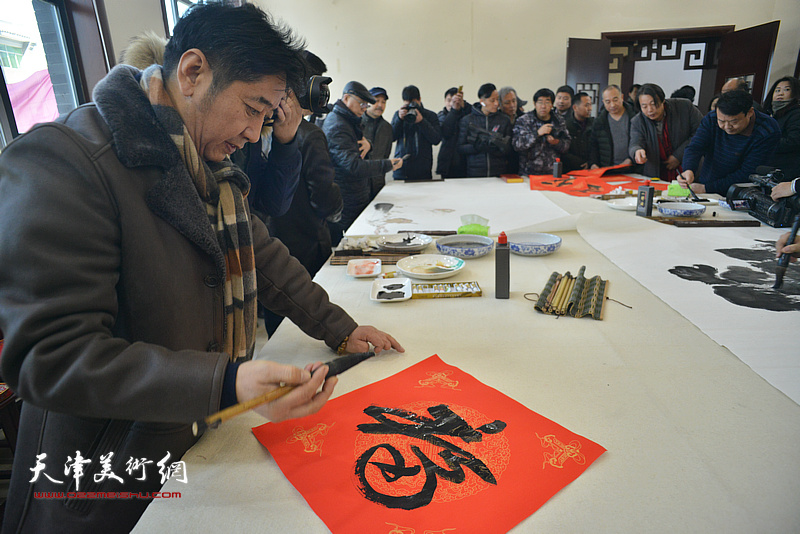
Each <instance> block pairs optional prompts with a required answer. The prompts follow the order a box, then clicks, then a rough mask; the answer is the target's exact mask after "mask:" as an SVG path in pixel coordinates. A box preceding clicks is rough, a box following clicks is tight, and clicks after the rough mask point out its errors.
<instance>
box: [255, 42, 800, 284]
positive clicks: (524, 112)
mask: <svg viewBox="0 0 800 534" xmlns="http://www.w3.org/2000/svg"><path fill="white" fill-rule="evenodd" d="M310 56H311V57H313V58H315V60H316V61H317V62H318V64H319V68H318V69H317V72H316V74H322V72H324V63H322V62H321V61H319V58H316V56H313V54H310ZM312 64H313V62H312ZM476 96H477V101H475V102H474V103H470V102H469V101H468V100H467V98H466V97H465V94H464V90H463V88H462V87H451V88H450V89H448V90H447V91H445V93H444V107H443V108H442V109H441V110H440V111H439V112H438V114H437V113H434V112H433V111H431V110H429V109H428V108H426V107H425V106H424V105H423V103H422V96H421V94H420V91H419V89H418V88H417V87H416V86H414V85H409V86H407V87H405V88H404V89H403V91H402V94H401V95H400V98H401V99H402V104H401V105H400V107H399V109H398V110H397V111H396V112H395V113H394V115H393V116H392V118H391V121H388V120H386V119H385V118H384V116H383V115H384V112H385V111H386V109H387V102H388V99H389V95H388V93H387V91H386V90H385V89H384V88H382V87H373V88H371V89H368V88H367V87H366V86H365V85H363V84H361V83H359V82H357V81H351V82H349V83H347V84H346V86H345V88H344V91H343V94H342V97H341V99H339V100H337V101H336V102H335V104H334V105H333V106H332V111H331V112H330V113H328V114H327V116H325V117H324V118H322V119H317V124H318V125H319V124H321V132H322V133H324V136H323V135H321V134H319V133H318V134H317V135H316V136H315V137H313V138H309V139H307V140H304V139H303V138H301V139H300V143H301V151H302V152H303V167H304V168H305V167H308V166H310V165H311V163H310V162H308V161H307V158H308V155H307V152H308V151H309V150H310V149H309V146H308V145H309V143H313V144H314V145H315V146H316V152H317V153H319V154H320V155H322V154H324V153H326V152H327V154H328V155H329V157H330V161H329V162H328V165H329V167H330V169H329V171H328V172H326V173H320V171H319V168H318V164H319V161H318V159H319V158H315V159H314V162H315V163H314V164H315V166H317V168H315V174H314V175H313V176H311V175H309V176H306V174H305V173H304V180H305V181H306V186H307V188H308V191H310V192H311V193H309V195H307V196H308V201H310V204H309V202H308V201H305V200H303V199H301V201H302V202H300V203H302V204H303V205H304V206H306V207H305V208H304V209H303V210H301V211H302V213H303V215H304V217H306V216H307V215H308V213H309V209H308V206H309V205H310V206H311V207H314V206H318V205H325V206H335V205H338V206H340V209H339V210H327V211H321V210H317V214H316V215H317V216H316V217H314V218H313V224H312V225H311V226H313V227H314V228H313V230H314V236H317V237H313V238H312V239H311V240H309V241H307V243H306V248H308V247H309V246H312V245H313V247H314V254H315V259H314V261H313V262H311V263H309V264H308V265H307V267H308V268H309V271H311V272H312V274H313V273H314V272H316V270H318V269H319V268H320V267H321V266H322V264H323V263H324V262H325V259H326V258H327V256H328V251H329V250H330V248H329V247H330V246H331V245H334V246H335V245H336V244H337V243H338V242H339V240H340V239H341V237H342V235H343V233H344V232H345V231H346V230H347V228H348V227H349V226H350V225H351V224H352V222H353V221H354V220H355V219H356V218H357V217H358V215H359V214H360V213H361V212H362V211H363V210H364V208H365V207H366V206H367V205H368V204H369V202H370V201H371V200H372V199H373V198H375V195H377V193H378V191H379V190H380V189H381V188H382V187H383V185H384V184H385V175H386V173H387V172H389V171H393V178H394V179H395V180H406V181H417V180H431V179H432V178H433V171H434V157H433V155H434V150H433V147H434V146H436V145H440V147H439V151H438V157H437V161H436V166H435V172H436V174H439V175H441V177H443V178H463V177H480V176H500V175H503V174H519V175H549V174H552V173H553V169H554V165H555V163H556V161H560V162H561V163H560V168H561V170H562V172H565V173H568V172H570V171H575V170H578V169H594V168H599V167H610V166H617V165H630V166H631V167H630V168H629V169H628V172H638V173H641V174H644V175H645V176H648V177H657V178H659V179H662V180H666V181H672V180H678V181H679V182H680V183H681V184H682V185H684V186H685V187H691V189H692V190H694V191H695V193H705V192H708V193H718V194H721V195H723V196H724V195H725V194H726V192H727V190H728V188H729V187H730V185H732V184H734V183H739V182H745V181H747V179H748V176H749V175H750V174H751V173H753V172H755V170H756V168H757V167H758V166H760V165H772V166H774V167H777V168H779V169H781V170H782V171H783V177H784V179H785V180H786V182H784V183H781V184H780V186H779V187H776V188H775V190H774V196H775V198H779V197H781V196H788V195H791V194H793V193H794V192H795V191H796V188H797V182H796V181H792V180H793V179H795V178H797V177H798V176H800V105H798V100H799V99H800V81H798V80H797V79H796V78H793V77H790V76H785V77H782V78H780V79H779V80H777V81H776V82H775V83H774V84H773V85H772V87H771V88H770V90H769V93H768V95H767V98H766V99H765V101H764V102H763V103H758V102H754V101H753V97H752V95H751V93H750V92H749V90H748V87H747V84H746V82H745V81H744V80H743V79H732V80H729V81H728V82H727V83H725V85H724V86H723V87H722V89H721V93H720V94H719V95H716V96H715V97H714V98H713V100H712V101H711V103H710V106H709V110H708V111H707V112H706V113H703V112H702V111H701V110H700V109H699V108H698V107H697V106H696V105H695V104H694V103H693V100H694V98H695V90H694V88H692V87H691V86H684V87H681V88H680V89H678V90H676V91H674V92H673V93H672V94H671V95H670V97H669V98H667V97H666V95H665V93H664V90H663V89H662V88H661V87H660V86H658V85H656V84H652V83H645V84H642V85H638V84H636V85H633V86H631V87H630V88H629V89H628V91H627V92H623V91H622V90H621V89H620V87H618V86H616V85H610V86H608V87H606V88H604V89H603V91H602V92H601V93H600V95H599V96H600V98H601V99H602V100H601V105H600V106H599V112H598V113H597V116H596V117H593V116H592V115H593V113H592V110H593V108H594V107H595V105H596V103H595V102H594V101H593V100H592V97H591V95H589V94H587V93H586V92H582V91H579V92H575V91H574V90H573V88H572V87H570V86H568V85H563V86H561V87H559V88H558V89H557V90H556V91H555V92H554V91H552V90H550V89H548V88H542V89H539V90H538V91H536V92H535V93H534V94H533V97H532V100H531V103H530V108H528V109H526V106H527V105H528V102H527V101H525V100H523V99H522V98H521V97H520V96H519V95H518V94H517V92H516V91H515V90H514V88H513V87H501V88H499V89H498V88H497V87H496V86H495V85H494V84H491V83H486V84H483V85H481V86H480V87H479V88H478V91H477V93H476ZM309 113H310V112H309ZM313 120H314V119H313V118H312V121H313ZM310 128H312V126H311V125H310V123H307V124H306V125H304V127H303V128H301V130H303V129H310ZM304 144H305V145H306V146H305V148H304V147H303V145H304ZM392 144H394V153H393V154H392ZM323 176H325V177H326V180H322V179H321V178H322V177H323ZM315 190H316V193H314V191H315ZM320 191H323V192H324V193H325V195H326V198H328V201H327V202H323V201H321V200H320V199H318V198H312V197H320V196H321V193H320ZM301 196H302V195H301ZM339 198H341V200H338V199H339ZM286 217H290V220H291V224H283V225H282V224H281V221H282V220H286ZM271 220H272V222H271V228H272V230H273V232H274V234H275V235H277V236H278V237H280V238H281V239H285V241H290V242H291V241H292V236H297V235H298V233H301V232H302V227H303V226H308V225H309V219H308V217H306V218H305V220H303V219H301V218H298V217H294V218H291V214H289V215H288V216H283V217H281V216H278V217H271ZM326 220H327V222H326ZM326 226H327V227H328V229H329V234H328V233H326V232H325V230H324V227H326ZM285 234H288V235H285ZM290 248H291V246H290ZM292 252H293V253H294V251H292ZM300 256H302V254H300Z"/></svg>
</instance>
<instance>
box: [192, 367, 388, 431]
mask: <svg viewBox="0 0 800 534" xmlns="http://www.w3.org/2000/svg"><path fill="white" fill-rule="evenodd" d="M373 356H375V352H374V351H369V352H359V353H356V354H348V355H347V356H342V357H341V358H337V359H335V360H332V361H330V362H327V363H326V364H325V365H327V366H328V374H327V375H326V378H330V377H332V376H336V375H338V374H340V373H343V372H345V371H347V370H348V369H350V368H351V367H353V366H355V365H356V364H359V363H361V362H363V361H364V360H366V359H367V358H372V357H373ZM295 387H297V386H289V385H285V386H281V387H279V388H278V389H273V390H272V391H270V392H268V393H264V394H263V395H260V396H258V397H254V398H252V399H250V400H249V401H245V402H240V403H239V404H234V405H233V406H230V407H228V408H225V409H224V410H220V411H219V412H217V413H214V414H211V415H209V416H208V417H206V418H205V419H202V420H200V421H195V422H194V423H192V434H194V435H195V436H197V435H199V434H200V432H203V431H205V430H206V429H207V428H217V427H218V426H219V425H220V423H222V422H223V421H227V420H228V419H230V418H232V417H235V416H237V415H239V414H242V413H244V412H246V411H248V410H251V409H253V408H255V407H256V406H260V405H262V404H265V403H267V402H272V401H274V400H276V399H279V398H281V397H283V396H284V395H286V394H287V393H289V392H290V391H292V390H293V389H294V388H295Z"/></svg>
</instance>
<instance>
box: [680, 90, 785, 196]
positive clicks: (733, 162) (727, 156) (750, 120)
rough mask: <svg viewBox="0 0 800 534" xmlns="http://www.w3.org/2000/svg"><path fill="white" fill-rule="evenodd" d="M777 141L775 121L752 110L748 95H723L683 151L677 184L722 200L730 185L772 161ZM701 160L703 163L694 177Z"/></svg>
mask: <svg viewBox="0 0 800 534" xmlns="http://www.w3.org/2000/svg"><path fill="white" fill-rule="evenodd" d="M780 139H781V129H780V126H778V123H777V121H776V120H775V119H773V118H772V117H770V116H769V115H766V114H764V113H761V112H760V111H756V110H755V109H753V98H752V97H751V96H750V94H749V93H747V92H746V91H728V92H726V93H722V95H721V96H720V97H719V101H718V102H717V110H716V111H712V112H711V113H709V114H708V115H706V116H705V117H704V118H703V120H702V122H700V127H699V128H698V129H697V132H696V133H695V135H694V137H693V138H692V141H691V142H690V143H689V146H688V147H686V151H685V152H684V155H683V164H684V172H683V173H682V174H679V175H678V182H679V183H680V184H681V185H683V186H684V187H691V188H692V190H693V191H694V192H695V193H717V194H718V195H722V196H725V194H726V193H727V191H728V188H729V187H730V186H731V185H733V184H735V183H740V182H747V181H748V176H750V175H751V174H752V173H754V172H755V170H756V167H758V166H759V165H766V164H768V163H769V162H770V161H771V159H772V153H773V152H775V149H776V148H777V146H778V143H779V142H780ZM701 158H705V159H704V160H703V165H702V169H701V170H700V173H699V175H696V174H697V169H698V167H700V159H701Z"/></svg>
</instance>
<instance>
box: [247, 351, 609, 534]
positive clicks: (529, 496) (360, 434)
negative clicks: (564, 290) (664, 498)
mask: <svg viewBox="0 0 800 534" xmlns="http://www.w3.org/2000/svg"><path fill="white" fill-rule="evenodd" d="M253 433H254V434H255V436H256V438H258V440H259V441H260V442H261V443H262V444H263V445H264V446H265V447H267V449H269V452H270V453H271V454H272V457H273V458H274V459H275V461H276V462H277V464H278V466H279V467H280V468H281V470H282V471H283V473H284V474H285V475H286V477H287V478H288V479H289V481H290V482H291V483H292V484H293V485H294V486H295V488H297V490H298V491H299V492H300V493H301V494H302V495H303V497H304V498H305V500H306V501H307V502H308V504H309V505H310V506H311V508H313V510H314V511H315V512H316V513H317V515H318V516H319V517H320V518H321V519H322V520H323V521H324V522H325V524H326V525H327V526H328V528H330V530H331V531H332V532H334V533H339V532H342V533H352V532H359V533H361V532H380V533H389V532H418V533H423V532H448V533H449V532H453V533H458V532H465V533H466V532H505V531H507V530H509V529H510V528H512V527H513V526H514V525H516V524H517V523H519V522H520V521H522V520H523V519H525V518H526V517H528V516H529V515H530V514H532V513H533V512H535V511H536V510H537V509H538V508H539V507H540V506H542V505H543V504H544V503H545V502H546V501H547V500H548V499H550V497H552V496H553V495H555V494H556V493H557V492H558V491H560V490H561V489H562V488H563V487H564V486H566V485H567V484H569V483H570V482H572V481H573V480H575V479H576V478H578V477H579V476H580V475H581V473H583V471H585V470H586V468H588V467H589V465H590V464H591V463H592V462H594V461H595V460H596V459H597V458H598V457H599V456H600V455H601V454H603V452H604V451H605V449H604V448H603V447H601V446H600V445H598V444H596V443H594V442H592V441H590V440H588V439H586V438H584V437H582V436H579V435H577V434H575V433H573V432H570V431H569V430H567V429H566V428H564V427H562V426H560V425H558V424H556V423H554V422H553V421H550V420H548V419H546V418H545V417H542V416H541V415H539V414H537V413H534V412H532V411H531V410H529V409H528V408H526V407H525V406H523V405H522V404H519V403H518V402H516V401H514V400H513V399H511V398H509V397H507V396H506V395H503V394H502V393H500V392H499V391H497V390H495V389H492V388H490V387H488V386H486V385H485V384H482V383H481V382H479V381H477V380H476V379H475V378H474V377H472V376H471V375H469V374H467V373H465V372H463V371H461V370H460V369H458V368H457V367H453V366H450V365H447V364H446V363H444V362H443V361H442V360H441V359H439V357H438V356H436V355H434V356H431V357H430V358H428V359H426V360H424V361H422V362H420V363H418V364H416V365H414V366H412V367H410V368H408V369H406V370H405V371H402V372H400V373H398V374H396V375H394V376H391V377H389V378H387V379H385V380H381V381H380V382H376V383H374V384H371V385H369V386H366V387H363V388H361V389H358V390H356V391H353V392H351V393H348V394H346V395H342V396H341V397H337V398H335V399H333V400H331V401H329V402H328V403H327V404H326V405H325V406H324V407H323V408H322V410H320V411H319V412H318V413H316V414H314V415H312V416H309V417H305V418H303V419H295V420H291V421H285V422H283V423H277V424H275V423H267V424H265V425H261V426H259V427H256V428H254V429H253Z"/></svg>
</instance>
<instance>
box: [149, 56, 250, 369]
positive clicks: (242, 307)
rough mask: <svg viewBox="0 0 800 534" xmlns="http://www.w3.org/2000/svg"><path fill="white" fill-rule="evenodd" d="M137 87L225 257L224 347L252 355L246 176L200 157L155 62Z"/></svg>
mask: <svg viewBox="0 0 800 534" xmlns="http://www.w3.org/2000/svg"><path fill="white" fill-rule="evenodd" d="M140 86H141V88H142V90H143V91H144V92H145V94H146V95H147V97H148V99H149V100H150V104H151V105H152V106H153V112H154V113H155V115H156V118H157V119H158V122H159V123H160V124H161V126H162V127H163V128H164V129H165V130H166V132H167V133H168V134H169V136H170V138H171V139H172V141H173V142H174V143H175V146H176V147H177V148H178V152H180V154H181V158H182V159H183V162H184V164H185V165H186V169H187V170H188V171H189V174H190V175H191V177H192V179H193V180H194V185H195V188H196V189H197V193H198V194H199V195H200V199H201V200H202V201H203V203H204V204H205V207H206V213H207V215H208V219H209V221H210V222H211V226H212V227H213V228H214V232H215V233H216V236H217V241H218V242H219V246H220V248H221V249H222V254H223V255H224V256H225V267H226V269H225V271H226V275H225V286H224V305H225V308H224V313H225V334H224V336H225V337H224V339H223V343H222V347H223V351H224V352H226V353H227V354H230V356H231V361H234V360H237V359H239V358H251V357H252V356H253V350H254V348H255V327H256V317H257V310H256V293H257V291H256V290H257V286H256V271H255V258H254V255H253V236H252V234H251V229H250V215H249V213H248V211H247V206H246V204H245V202H246V200H245V198H246V196H247V193H248V192H249V190H250V181H249V180H248V178H247V176H246V175H245V174H244V173H243V172H242V171H241V169H239V167H237V166H236V165H234V164H233V163H231V161H230V160H229V159H227V158H226V159H225V160H224V161H222V162H219V163H217V162H206V161H203V160H202V159H201V158H200V155H199V154H198V153H197V148H196V147H195V145H194V142H193V141H192V138H191V137H190V136H189V132H188V130H187V129H186V126H185V125H184V124H183V120H182V119H181V117H180V115H179V114H178V111H177V110H176V109H175V108H174V107H173V104H172V100H171V98H170V96H169V95H168V94H167V92H166V90H165V88H164V81H163V78H162V71H161V67H160V66H159V65H153V66H151V67H148V68H147V70H145V71H144V72H143V73H142V77H141V81H140Z"/></svg>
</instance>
